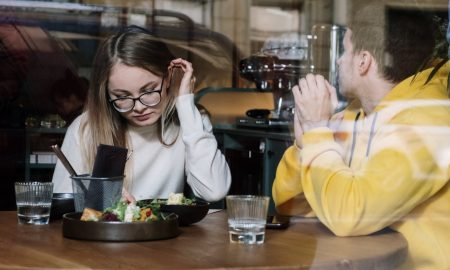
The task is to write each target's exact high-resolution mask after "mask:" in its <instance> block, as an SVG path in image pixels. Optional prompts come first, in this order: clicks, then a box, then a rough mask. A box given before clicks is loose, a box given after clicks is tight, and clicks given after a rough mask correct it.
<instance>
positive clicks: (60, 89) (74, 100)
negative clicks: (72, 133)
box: [50, 69, 89, 126]
mask: <svg viewBox="0 0 450 270" xmlns="http://www.w3.org/2000/svg"><path fill="white" fill-rule="evenodd" d="M88 87H89V81H88V80H87V79H85V78H82V77H78V76H77V75H76V74H75V73H73V72H72V71H70V70H69V69H67V70H66V71H65V72H64V77H63V78H62V79H60V80H58V81H56V82H55V83H54V84H53V85H52V88H51V90H50V95H51V98H52V101H53V103H54V104H55V107H56V111H57V113H58V114H59V115H60V116H61V118H62V119H63V120H64V121H65V122H66V125H67V126H69V125H70V124H71V123H72V121H73V120H75V118H77V117H78V116H79V115H80V114H81V113H82V112H83V106H84V102H85V100H86V94H87V90H88Z"/></svg>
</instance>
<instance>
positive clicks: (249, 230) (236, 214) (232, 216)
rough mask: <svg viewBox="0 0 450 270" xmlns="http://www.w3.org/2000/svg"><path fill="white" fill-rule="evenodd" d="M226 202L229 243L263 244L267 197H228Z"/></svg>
mask: <svg viewBox="0 0 450 270" xmlns="http://www.w3.org/2000/svg"><path fill="white" fill-rule="evenodd" d="M226 202H227V213H228V232H229V235H230V242H231V243H243V244H262V243H264V236H265V231H266V222H267V211H268V207H269V197H267V196H255V195H229V196H227V197H226Z"/></svg>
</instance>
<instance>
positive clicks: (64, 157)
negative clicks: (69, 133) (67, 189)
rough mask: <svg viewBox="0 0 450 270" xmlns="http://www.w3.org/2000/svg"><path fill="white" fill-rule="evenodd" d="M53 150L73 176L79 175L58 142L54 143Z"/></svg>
mask: <svg viewBox="0 0 450 270" xmlns="http://www.w3.org/2000/svg"><path fill="white" fill-rule="evenodd" d="M52 149H53V152H55V154H56V156H57V157H58V159H59V160H60V161H61V162H62V164H63V165H64V167H65V168H66V170H67V171H68V172H69V173H70V175H71V176H78V174H77V173H76V172H75V170H74V169H73V167H72V165H70V162H69V161H68V160H67V158H66V156H65V155H64V153H63V152H62V151H61V149H60V148H59V146H58V145H57V144H55V145H52Z"/></svg>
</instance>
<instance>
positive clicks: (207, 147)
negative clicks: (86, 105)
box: [53, 94, 231, 201]
mask: <svg viewBox="0 0 450 270" xmlns="http://www.w3.org/2000/svg"><path fill="white" fill-rule="evenodd" d="M176 108H177V112H178V117H179V119H180V126H181V130H180V133H179V136H178V138H177V140H176V142H175V143H174V144H173V145H171V146H165V145H163V144H161V142H160V141H159V139H158V134H157V126H156V124H155V125H153V126H146V127H133V126H129V130H128V135H129V139H130V142H131V146H132V149H131V150H133V152H132V155H131V158H130V160H128V161H127V162H131V163H132V165H131V168H132V169H131V171H132V173H131V174H132V177H131V185H130V187H129V190H128V191H129V192H130V193H131V194H132V195H133V196H134V197H135V198H136V200H142V199H150V198H167V197H168V196H169V194H170V193H171V192H175V193H180V192H183V189H184V183H185V176H186V177H187V183H188V184H189V186H190V187H191V189H192V191H193V192H194V194H195V195H196V196H198V197H200V198H203V199H205V200H207V201H218V200H220V199H222V198H223V197H224V196H225V195H226V194H227V192H228V189H229V187H230V184H231V174H230V170H229V168H228V164H227V162H226V160H225V157H224V156H223V155H222V153H221V152H220V150H218V149H217V141H216V139H215V137H214V135H213V134H212V125H211V123H210V121H209V119H208V118H207V117H206V116H204V115H201V114H200V112H199V111H198V110H197V108H196V107H195V104H194V98H193V95H192V94H190V95H183V96H179V97H178V98H177V101H176ZM82 117H86V115H85V114H83V115H81V116H79V117H78V118H77V119H76V120H75V121H74V122H73V123H72V124H71V125H70V126H69V128H68V129H67V133H66V136H65V137H64V142H63V144H62V147H61V150H62V151H63V152H64V153H65V155H66V156H67V159H68V160H69V162H70V163H71V164H72V166H73V167H74V169H75V171H76V172H77V173H78V174H82V173H90V172H86V171H84V170H85V169H84V168H87V167H88V166H87V164H84V163H83V160H84V159H83V157H82V154H81V150H80V149H81V148H80V133H79V128H80V120H81V118H82ZM176 132H177V128H172V129H170V130H168V131H167V133H166V135H168V136H169V137H170V136H173V135H174V133H176ZM171 141H172V140H171V139H169V140H168V142H171ZM53 183H54V192H55V193H67V192H69V193H70V192H72V181H71V179H70V176H69V173H68V172H67V171H66V169H65V168H64V166H63V165H62V164H61V163H60V162H59V161H58V162H57V164H56V168H55V171H54V174H53Z"/></svg>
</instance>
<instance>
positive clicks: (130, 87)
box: [53, 26, 231, 201]
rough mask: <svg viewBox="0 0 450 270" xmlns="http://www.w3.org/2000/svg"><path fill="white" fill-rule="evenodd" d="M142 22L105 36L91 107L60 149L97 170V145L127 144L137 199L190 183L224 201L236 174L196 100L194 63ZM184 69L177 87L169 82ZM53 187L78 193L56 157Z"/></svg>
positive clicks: (79, 166)
mask: <svg viewBox="0 0 450 270" xmlns="http://www.w3.org/2000/svg"><path fill="white" fill-rule="evenodd" d="M174 58H175V57H174V56H173V55H172V54H171V53H170V51H169V50H168V48H167V47H166V45H165V44H164V43H162V42H158V41H155V40H154V37H152V36H151V35H149V34H148V33H146V32H145V30H143V29H141V28H139V27H135V26H132V27H128V28H126V29H125V30H124V31H122V32H120V33H118V34H116V35H113V36H111V37H109V38H107V39H106V40H105V41H104V42H103V43H102V44H101V46H100V47H99V50H98V52H97V55H96V57H95V59H94V65H93V71H92V78H91V85H90V88H89V93H88V100H87V105H86V108H85V112H84V113H83V114H82V115H80V117H78V118H77V119H76V120H75V121H74V122H73V124H72V125H71V126H70V127H69V128H68V130H67V134H66V136H65V138H64V142H63V145H62V151H63V152H64V153H65V154H66V155H67V156H68V159H69V161H70V162H71V163H72V166H73V167H74V169H75V170H76V171H77V173H87V172H92V168H93V163H94V159H95V156H96V149H97V146H98V145H99V144H107V145H115V146H119V147H125V148H128V149H129V153H130V158H129V160H128V161H127V165H126V168H125V175H126V177H125V183H124V189H125V190H126V191H127V192H126V193H128V194H131V195H132V199H136V200H141V199H149V198H167V197H168V195H169V194H170V193H171V192H175V193H180V192H183V190H184V183H185V179H186V178H187V183H188V184H189V186H190V187H191V189H192V191H193V193H194V195H195V196H198V197H200V198H203V199H204V200H207V201H218V200H220V199H222V198H223V197H224V196H225V195H226V194H227V192H228V189H229V187H230V183H231V175H230V171H229V168H228V165H227V163H226V160H225V158H224V156H223V155H222V153H221V152H220V151H219V150H218V149H217V142H216V140H215V137H214V135H213V134H212V126H211V123H210V121H209V119H208V117H207V116H205V115H201V114H200V112H199V111H198V109H197V108H196V107H195V105H194V97H193V94H192V91H193V83H194V81H195V78H194V77H193V69H192V65H191V63H189V62H188V61H186V60H183V59H174ZM177 71H183V72H184V74H183V75H182V78H181V82H180V83H179V88H178V87H174V84H171V81H173V80H172V77H173V76H172V75H173V74H174V72H177ZM53 182H54V183H55V188H54V192H57V193H58V192H72V182H71V179H70V176H69V173H68V172H67V171H66V170H65V169H64V167H63V166H62V164H61V163H59V162H58V163H57V165H56V168H55V172H54V175H53Z"/></svg>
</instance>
